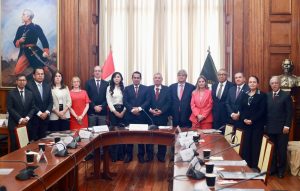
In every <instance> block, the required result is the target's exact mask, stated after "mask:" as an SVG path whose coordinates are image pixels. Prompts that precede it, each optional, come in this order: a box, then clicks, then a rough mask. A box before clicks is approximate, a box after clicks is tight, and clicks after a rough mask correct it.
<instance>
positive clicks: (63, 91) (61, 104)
mask: <svg viewBox="0 0 300 191" xmlns="http://www.w3.org/2000/svg"><path fill="white" fill-rule="evenodd" d="M51 92H52V97H53V108H52V112H51V114H50V124H49V127H50V130H51V131H65V130H69V129H70V108H71V106H72V101H71V96H70V92H69V88H68V86H66V85H65V84H64V80H63V75H62V73H61V72H59V71H57V72H56V73H55V74H54V75H53V78H52V89H51Z"/></svg>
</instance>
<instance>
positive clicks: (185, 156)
mask: <svg viewBox="0 0 300 191" xmlns="http://www.w3.org/2000/svg"><path fill="white" fill-rule="evenodd" d="M179 153H180V156H181V158H182V160H183V161H190V160H191V159H192V158H193V157H194V150H193V149H192V148H187V149H184V150H181V151H180V152H179Z"/></svg>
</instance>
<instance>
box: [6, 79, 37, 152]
mask: <svg viewBox="0 0 300 191" xmlns="http://www.w3.org/2000/svg"><path fill="white" fill-rule="evenodd" d="M16 84H17V87H16V88H14V89H12V90H11V91H10V92H9V93H8V96H7V111H8V113H9V119H8V130H9V136H10V139H11V151H15V150H17V149H18V146H17V141H16V135H15V128H16V126H17V125H25V126H26V127H27V129H30V128H31V121H32V120H31V119H32V117H33V115H34V114H35V105H34V98H33V95H32V92H31V91H29V90H25V86H26V84H27V80H26V76H25V75H24V74H18V75H17V78H16Z"/></svg>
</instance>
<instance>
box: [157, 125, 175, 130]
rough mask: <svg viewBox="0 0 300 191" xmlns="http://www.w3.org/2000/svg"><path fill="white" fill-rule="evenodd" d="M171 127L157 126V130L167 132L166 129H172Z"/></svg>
mask: <svg viewBox="0 0 300 191" xmlns="http://www.w3.org/2000/svg"><path fill="white" fill-rule="evenodd" d="M172 128H173V127H172V126H158V129H162V130H168V129H172Z"/></svg>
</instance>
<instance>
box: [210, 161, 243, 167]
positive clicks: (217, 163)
mask: <svg viewBox="0 0 300 191" xmlns="http://www.w3.org/2000/svg"><path fill="white" fill-rule="evenodd" d="M211 162H212V163H213V164H214V165H215V166H247V162H246V161H245V160H213V161H211Z"/></svg>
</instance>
